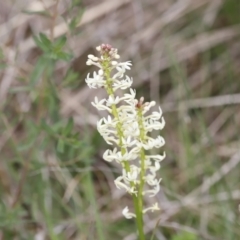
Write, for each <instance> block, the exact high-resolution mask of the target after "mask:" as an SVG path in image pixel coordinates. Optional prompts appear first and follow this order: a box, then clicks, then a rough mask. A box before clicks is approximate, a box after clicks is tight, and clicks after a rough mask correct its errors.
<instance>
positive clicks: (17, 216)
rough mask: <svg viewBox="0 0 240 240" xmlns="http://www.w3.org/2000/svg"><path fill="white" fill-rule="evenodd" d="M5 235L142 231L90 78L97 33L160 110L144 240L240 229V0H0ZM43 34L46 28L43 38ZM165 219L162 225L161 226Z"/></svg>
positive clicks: (230, 233) (112, 235) (0, 204)
mask: <svg viewBox="0 0 240 240" xmlns="http://www.w3.org/2000/svg"><path fill="white" fill-rule="evenodd" d="M0 6H1V8H0V39H1V40H0V47H1V51H0V53H1V54H0V133H1V134H0V239H6V240H12V239H14V240H15V239H16V240H18V239H26V240H30V239H34V240H44V239H50V240H79V239H80V240H93V239H98V240H110V239H124V240H134V239H136V235H135V226H134V222H133V221H131V220H126V219H124V218H123V216H122V214H121V211H122V209H123V208H124V207H125V206H126V205H128V206H131V199H130V197H129V196H127V195H126V194H124V192H121V191H119V190H117V189H116V187H115V185H114V183H113V180H114V179H115V178H116V176H118V175H119V172H120V171H121V169H120V168H119V166H118V165H116V164H108V163H106V162H105V161H104V160H103V159H102V154H103V151H104V150H105V149H106V148H107V145H106V143H105V142H104V141H103V140H102V138H101V137H100V136H99V134H98V132H97V131H96V127H95V125H96V121H97V120H98V119H99V118H100V117H102V116H104V114H106V113H102V112H100V113H98V112H95V111H94V109H93V107H92V106H91V104H90V103H91V101H92V100H93V98H94V96H98V97H99V98H103V97H104V96H105V93H104V92H103V91H102V90H99V91H97V90H89V89H88V88H87V87H86V84H85V82H84V79H85V77H86V74H87V73H88V72H90V71H93V70H94V68H90V67H88V66H86V64H85V62H86V59H87V55H88V54H95V53H96V51H95V46H97V45H99V44H101V43H102V42H104V43H105V42H107V43H110V44H112V45H113V46H114V47H117V48H118V49H119V53H120V55H121V59H122V60H123V61H126V60H131V61H132V62H133V68H132V70H131V72H130V73H129V76H132V77H133V79H134V87H135V88H136V89H137V95H138V97H140V96H142V95H143V96H144V97H145V98H146V99H148V100H150V99H152V100H155V101H156V102H157V103H158V104H160V105H161V107H162V109H163V111H164V118H165V120H166V127H165V129H164V131H163V132H162V133H161V134H162V135H163V136H164V138H165V140H166V145H165V147H164V150H165V151H166V153H167V157H166V159H165V161H163V162H162V166H161V170H160V171H159V176H161V177H162V179H163V180H162V183H161V185H162V189H161V192H160V193H159V195H157V196H156V199H145V204H146V205H149V204H151V203H152V202H153V201H155V200H157V201H158V202H159V205H160V206H161V211H160V212H158V213H154V214H151V213H150V214H149V215H146V216H145V219H144V220H145V225H146V229H145V230H146V234H147V239H150V238H151V235H152V233H153V232H154V233H155V236H154V239H160V240H196V239H204V240H205V239H206V240H208V239H209V240H238V239H240V226H239V225H240V222H239V218H240V212H239V210H238V209H239V202H240V174H239V172H240V166H239V164H240V163H239V162H240V139H239V136H240V106H239V104H240V94H239V92H240V81H239V77H240V41H239V40H240V39H239V34H240V25H239V24H240V15H239V13H240V1H239V0H201V1H194V0H178V1H173V0H162V1H159V0H149V1H144V0H143V1H137V0H125V1H120V0H115V1H111V0H109V1H107V0H105V1H103V0H102V1H95V0H90V1H89V0H88V1H87V0H85V1H79V0H72V1H70V0H59V1H50V0H49V1H47V0H42V1H37V0H35V1H27V0H17V1H13V0H12V1H8V2H7V1H0ZM40 33H42V34H40ZM156 224H157V227H156Z"/></svg>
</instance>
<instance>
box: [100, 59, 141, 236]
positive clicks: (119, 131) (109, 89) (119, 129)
mask: <svg viewBox="0 0 240 240" xmlns="http://www.w3.org/2000/svg"><path fill="white" fill-rule="evenodd" d="M102 66H103V71H104V75H105V78H106V86H105V89H106V91H107V93H108V95H109V96H112V97H114V91H113V88H112V82H113V80H112V79H111V76H110V73H111V70H110V67H109V61H108V59H106V61H104V62H103V65H102ZM111 109H112V115H113V116H114V118H116V119H117V120H118V123H117V126H116V129H117V135H118V138H119V146H120V148H121V153H122V155H123V154H125V153H126V151H127V149H126V148H125V147H123V143H122V138H123V137H124V134H123V124H122V123H121V121H120V118H119V114H118V110H117V107H116V105H115V104H113V105H112V106H111ZM143 131H144V129H143ZM141 151H142V150H141ZM144 161H145V154H144V150H143V153H142V154H141V176H140V186H139V191H138V194H137V196H136V195H132V198H133V203H134V209H135V213H136V225H137V230H138V236H139V240H145V235H144V230H143V197H142V191H143V186H144V172H145V170H144V168H145V166H144ZM123 167H124V169H125V170H126V172H129V171H130V165H129V162H128V161H123ZM130 185H131V187H136V184H135V183H134V182H130Z"/></svg>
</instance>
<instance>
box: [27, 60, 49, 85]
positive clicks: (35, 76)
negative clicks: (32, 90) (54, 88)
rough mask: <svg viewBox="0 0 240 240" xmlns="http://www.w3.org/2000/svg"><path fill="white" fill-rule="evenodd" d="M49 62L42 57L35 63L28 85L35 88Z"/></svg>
mask: <svg viewBox="0 0 240 240" xmlns="http://www.w3.org/2000/svg"><path fill="white" fill-rule="evenodd" d="M48 64H49V61H48V60H47V59H46V58H45V57H44V56H41V57H40V58H39V59H38V61H37V63H36V64H35V67H34V69H33V72H32V74H31V76H30V85H31V86H35V85H36V84H37V82H38V81H39V79H40V77H41V76H42V74H43V72H44V70H45V68H46V67H47V66H48Z"/></svg>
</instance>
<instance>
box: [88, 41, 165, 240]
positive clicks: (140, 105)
mask: <svg viewBox="0 0 240 240" xmlns="http://www.w3.org/2000/svg"><path fill="white" fill-rule="evenodd" d="M96 49H97V51H98V52H99V53H100V56H99V57H96V56H93V55H88V60H87V65H95V66H97V67H98V68H99V70H98V71H97V72H95V71H94V72H93V76H92V77H91V76H90V74H88V75H87V78H86V83H87V84H88V86H89V87H90V88H104V89H105V90H106V92H107V94H108V97H107V99H101V100H98V98H97V97H95V100H94V102H92V105H93V106H94V107H96V108H97V109H98V110H99V111H101V110H106V111H108V113H109V115H108V116H107V117H106V118H105V117H104V118H102V119H100V120H99V121H98V123H97V129H98V131H99V133H100V134H101V135H102V137H103V138H104V139H105V141H106V142H107V143H108V144H109V145H111V146H113V147H112V149H107V150H106V151H105V153H104V154H103V158H104V159H105V160H106V161H108V162H111V161H116V162H117V163H119V164H120V165H121V166H122V175H121V176H119V177H117V178H116V179H115V184H116V187H117V188H119V189H124V190H125V191H127V192H128V193H129V194H131V196H132V198H133V203H134V211H132V212H129V208H128V207H125V208H124V209H123V211H122V213H123V215H124V216H125V217H126V218H136V224H137V228H138V235H139V239H140V240H144V239H145V237H144V232H143V214H144V213H146V212H147V211H155V210H159V207H158V203H155V204H154V205H153V206H150V207H147V208H144V206H143V205H144V204H143V196H148V197H154V196H155V195H156V194H157V193H158V192H159V190H160V181H161V179H158V178H157V177H156V172H157V171H158V170H159V168H160V161H162V160H163V159H164V157H165V153H163V155H151V154H150V153H149V152H151V151H149V150H151V149H153V148H160V147H162V146H163V145H164V143H165V141H164V139H163V137H162V136H160V135H159V136H158V137H157V138H152V137H150V136H149V132H152V131H153V130H161V129H163V127H164V125H165V121H164V118H163V117H162V111H161V108H160V107H159V111H156V112H152V113H150V114H147V112H149V110H150V108H151V107H153V106H154V105H155V102H154V101H152V102H144V98H143V97H141V98H140V100H137V99H136V91H135V90H134V89H133V88H131V85H132V82H133V80H132V78H130V77H129V76H126V75H125V72H126V70H130V67H131V66H132V64H131V62H130V61H127V62H119V61H118V59H119V58H120V56H119V54H118V50H117V49H116V48H113V47H112V46H111V45H109V44H102V45H100V46H98V47H97V48H96ZM126 89H129V92H128V93H124V94H121V96H118V94H117V93H118V92H119V90H126Z"/></svg>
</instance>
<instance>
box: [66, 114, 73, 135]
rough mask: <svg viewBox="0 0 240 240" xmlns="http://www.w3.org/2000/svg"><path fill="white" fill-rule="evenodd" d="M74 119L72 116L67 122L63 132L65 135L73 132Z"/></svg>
mask: <svg viewBox="0 0 240 240" xmlns="http://www.w3.org/2000/svg"><path fill="white" fill-rule="evenodd" d="M73 125H74V124H73V119H72V118H70V119H69V120H68V123H67V125H66V127H65V128H64V130H63V134H64V135H65V136H67V135H68V134H69V133H71V131H72V129H73Z"/></svg>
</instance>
